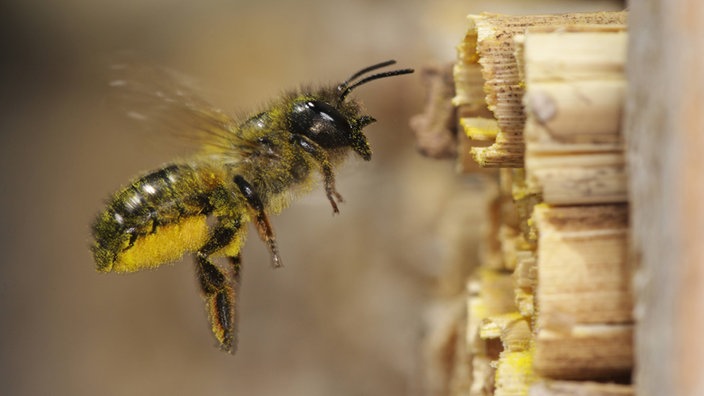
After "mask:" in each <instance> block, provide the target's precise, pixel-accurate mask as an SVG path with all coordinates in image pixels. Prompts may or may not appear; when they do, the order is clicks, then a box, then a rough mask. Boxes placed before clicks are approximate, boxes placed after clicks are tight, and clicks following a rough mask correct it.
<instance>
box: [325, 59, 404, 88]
mask: <svg viewBox="0 0 704 396" xmlns="http://www.w3.org/2000/svg"><path fill="white" fill-rule="evenodd" d="M395 63H396V61H395V60H393V59H391V60H387V61H385V62H380V63H377V64H376V65H371V66H369V67H365V68H364V69H362V70H360V71H358V72H356V73H354V74H353V75H351V76H350V77H349V78H348V79H347V80H345V81H344V82H342V84H340V85H339V86H338V87H337V89H338V90H340V91H343V90H344V89H345V88H347V85H349V83H351V82H352V81H354V80H355V79H357V77H359V76H361V75H362V74H366V73H369V72H370V71H374V70H376V69H381V68H382V67H386V66H390V65H393V64H395Z"/></svg>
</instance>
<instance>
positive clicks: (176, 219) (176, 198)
mask: <svg viewBox="0 0 704 396" xmlns="http://www.w3.org/2000/svg"><path fill="white" fill-rule="evenodd" d="M219 190H224V187H223V175H222V174H221V173H220V172H217V171H216V170H214V169H202V168H200V167H196V166H192V165H185V164H181V165H171V166H167V167H165V168H162V169H160V170H157V171H154V172H152V173H150V174H148V175H146V176H144V177H142V178H140V179H138V180H136V181H135V182H133V183H132V184H131V185H130V186H128V187H126V188H125V189H123V190H121V191H119V192H118V193H117V194H115V195H114V196H113V197H112V199H111V201H110V202H109V204H108V206H107V208H106V209H105V211H103V213H101V214H100V215H99V216H98V218H97V219H96V221H95V223H94V225H93V236H94V238H95V242H94V245H93V253H94V255H95V260H96V263H97V265H98V269H99V270H101V271H106V272H107V271H117V272H131V271H136V270H139V269H142V268H147V267H156V266H158V265H160V264H162V263H164V262H169V261H173V260H177V259H179V258H180V257H181V256H182V255H183V254H184V253H186V252H191V251H195V250H197V249H198V248H199V247H200V246H201V245H202V244H203V243H204V241H205V240H206V238H207V233H208V227H207V224H206V217H207V216H208V215H209V214H210V213H211V212H212V211H213V199H216V198H217V196H218V195H222V194H218V193H217V191H219Z"/></svg>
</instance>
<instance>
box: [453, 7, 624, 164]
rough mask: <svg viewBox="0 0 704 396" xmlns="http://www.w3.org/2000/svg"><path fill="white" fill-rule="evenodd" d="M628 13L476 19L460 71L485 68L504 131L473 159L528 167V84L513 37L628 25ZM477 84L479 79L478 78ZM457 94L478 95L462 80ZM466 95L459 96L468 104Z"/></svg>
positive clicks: (490, 100)
mask: <svg viewBox="0 0 704 396" xmlns="http://www.w3.org/2000/svg"><path fill="white" fill-rule="evenodd" d="M625 17H626V14H625V13H623V12H616V13H613V12H610V13H591V14H563V15H531V16H507V15H496V14H481V15H470V16H469V19H470V28H469V32H468V33H467V35H466V36H465V40H464V42H463V43H462V44H461V45H460V46H459V47H458V53H459V62H458V65H461V67H460V69H469V68H470V66H469V65H471V64H479V65H480V66H481V73H482V76H483V80H484V84H483V85H484V86H483V90H484V92H485V93H486V104H487V105H488V108H489V109H490V110H491V111H492V112H493V113H494V117H495V118H496V120H497V122H498V125H499V129H500V133H499V134H498V135H497V136H496V139H495V142H494V144H493V145H491V146H490V147H484V148H482V147H475V148H473V149H472V156H473V157H474V158H475V160H476V161H477V162H478V163H479V164H480V165H481V166H486V167H522V166H523V152H524V143H523V126H524V123H525V115H524V113H523V104H522V98H523V81H522V80H521V76H520V74H519V68H518V64H517V62H516V58H515V54H514V42H513V37H514V36H515V35H517V34H522V33H523V32H524V31H525V29H526V28H527V27H530V26H566V25H583V24H592V25H594V24H596V25H605V24H623V23H624V22H625ZM472 81H475V80H472ZM456 84H457V88H456V91H457V92H458V93H460V92H462V93H464V92H476V90H475V91H473V90H472V89H471V88H468V87H466V80H460V81H457V80H456ZM463 98H464V96H457V97H456V102H462V101H463V100H464V99H463Z"/></svg>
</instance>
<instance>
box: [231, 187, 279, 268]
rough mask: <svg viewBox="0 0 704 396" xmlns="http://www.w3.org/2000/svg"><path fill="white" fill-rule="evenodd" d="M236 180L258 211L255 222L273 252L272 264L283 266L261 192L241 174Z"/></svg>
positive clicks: (249, 202)
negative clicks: (260, 196)
mask: <svg viewBox="0 0 704 396" xmlns="http://www.w3.org/2000/svg"><path fill="white" fill-rule="evenodd" d="M234 182H235V184H236V185H237V188H239V190H240V192H241V193H242V195H244V197H245V199H246V200H247V204H248V205H249V207H250V208H252V209H254V211H255V212H257V218H256V222H255V224H256V226H257V231H258V232H259V237H260V238H261V240H262V241H264V243H266V245H267V246H268V247H269V253H270V254H271V265H272V266H273V267H274V268H278V267H281V266H282V263H281V257H280V256H279V247H278V245H277V244H276V236H275V235H274V229H273V228H272V227H271V223H270V222H269V216H267V215H266V213H265V212H264V204H263V203H262V200H261V198H259V194H257V192H256V191H254V188H252V185H251V184H249V183H248V182H247V180H245V179H244V177H242V176H240V175H237V176H235V178H234Z"/></svg>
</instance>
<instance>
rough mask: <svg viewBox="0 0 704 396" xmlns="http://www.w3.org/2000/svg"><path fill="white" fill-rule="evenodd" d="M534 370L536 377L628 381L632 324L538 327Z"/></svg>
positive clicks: (631, 347) (630, 363) (630, 362)
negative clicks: (626, 379)
mask: <svg viewBox="0 0 704 396" xmlns="http://www.w3.org/2000/svg"><path fill="white" fill-rule="evenodd" d="M533 367H534V369H535V372H536V374H538V375H540V376H543V377H550V378H555V379H570V380H595V379H600V380H615V379H623V378H627V376H628V375H630V372H631V369H632V368H633V325H628V324H622V325H616V324H613V325H605V324H590V325H568V324H564V326H563V327H562V328H555V329H547V328H540V327H539V328H538V331H537V334H536V338H535V355H534V357H533Z"/></svg>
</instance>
